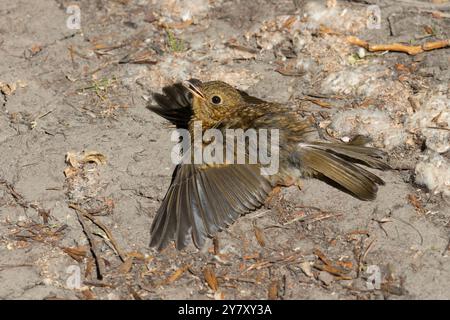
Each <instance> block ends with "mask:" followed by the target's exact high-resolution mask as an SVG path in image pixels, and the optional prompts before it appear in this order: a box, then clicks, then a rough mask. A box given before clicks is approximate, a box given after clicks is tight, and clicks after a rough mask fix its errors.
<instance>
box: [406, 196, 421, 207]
mask: <svg viewBox="0 0 450 320" xmlns="http://www.w3.org/2000/svg"><path fill="white" fill-rule="evenodd" d="M408 200H409V202H410V203H411V204H412V205H413V206H414V207H415V208H416V209H417V210H422V209H423V205H422V202H421V201H420V199H419V198H417V197H416V196H415V195H413V194H409V195H408Z"/></svg>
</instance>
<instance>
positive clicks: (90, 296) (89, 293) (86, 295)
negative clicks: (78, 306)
mask: <svg viewBox="0 0 450 320" xmlns="http://www.w3.org/2000/svg"><path fill="white" fill-rule="evenodd" d="M81 293H82V294H83V297H84V299H86V300H95V299H96V298H95V294H94V293H93V292H92V290H91V289H89V288H87V289H84V290H81Z"/></svg>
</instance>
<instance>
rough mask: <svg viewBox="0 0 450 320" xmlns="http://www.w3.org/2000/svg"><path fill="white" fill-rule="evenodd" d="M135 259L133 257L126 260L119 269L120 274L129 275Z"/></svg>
mask: <svg viewBox="0 0 450 320" xmlns="http://www.w3.org/2000/svg"><path fill="white" fill-rule="evenodd" d="M133 259H134V258H133V257H129V258H127V259H125V261H124V262H123V263H122V265H121V266H120V267H119V272H120V273H122V274H126V273H129V272H130V271H131V268H132V267H133Z"/></svg>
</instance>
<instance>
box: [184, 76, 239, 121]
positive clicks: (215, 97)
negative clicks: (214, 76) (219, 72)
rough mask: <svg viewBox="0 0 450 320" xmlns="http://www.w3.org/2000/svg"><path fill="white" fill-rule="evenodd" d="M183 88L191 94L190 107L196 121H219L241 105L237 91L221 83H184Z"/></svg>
mask: <svg viewBox="0 0 450 320" xmlns="http://www.w3.org/2000/svg"><path fill="white" fill-rule="evenodd" d="M183 86H185V87H186V89H188V90H189V91H190V92H191V93H192V96H193V100H192V107H193V111H194V115H195V117H196V118H197V119H198V120H202V121H207V122H209V123H213V122H218V121H221V120H222V119H223V118H224V117H226V116H227V115H228V114H230V113H231V112H232V111H233V110H236V109H237V108H239V106H242V103H243V98H242V96H241V94H240V93H239V91H238V90H236V89H235V88H233V87H232V86H230V85H229V84H227V83H225V82H222V81H209V82H203V83H202V82H199V81H198V82H197V81H184V82H183Z"/></svg>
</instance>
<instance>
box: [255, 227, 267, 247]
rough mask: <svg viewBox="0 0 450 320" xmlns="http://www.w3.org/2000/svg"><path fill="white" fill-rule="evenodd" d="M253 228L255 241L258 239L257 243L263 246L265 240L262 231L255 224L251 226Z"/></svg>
mask: <svg viewBox="0 0 450 320" xmlns="http://www.w3.org/2000/svg"><path fill="white" fill-rule="evenodd" d="M253 230H254V232H255V237H256V241H258V244H259V245H260V246H261V247H265V246H266V241H265V239H264V232H263V231H262V230H261V229H260V228H258V227H257V226H256V225H254V226H253Z"/></svg>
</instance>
